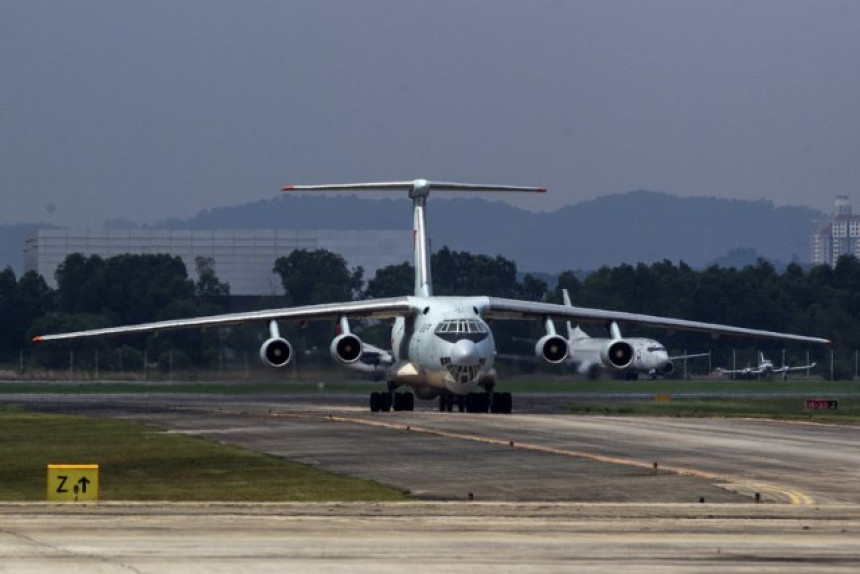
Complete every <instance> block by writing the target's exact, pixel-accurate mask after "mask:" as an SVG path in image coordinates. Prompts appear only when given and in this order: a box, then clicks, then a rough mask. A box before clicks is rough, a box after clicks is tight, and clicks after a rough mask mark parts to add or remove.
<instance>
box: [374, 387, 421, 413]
mask: <svg viewBox="0 0 860 574" xmlns="http://www.w3.org/2000/svg"><path fill="white" fill-rule="evenodd" d="M395 388H396V387H394V386H393V385H389V386H388V392H387V393H377V392H373V393H370V411H371V412H374V413H377V412H379V411H384V412H388V411H390V410H391V409H392V407H393V408H394V410H395V411H414V410H415V395H413V394H412V393H398V392H395V390H394V389H395Z"/></svg>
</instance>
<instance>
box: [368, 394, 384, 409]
mask: <svg viewBox="0 0 860 574" xmlns="http://www.w3.org/2000/svg"><path fill="white" fill-rule="evenodd" d="M380 399H381V397H380V394H379V393H377V392H373V393H370V412H372V413H378V412H379V410H380V408H381V406H382V405H381V402H382V401H381V400H380Z"/></svg>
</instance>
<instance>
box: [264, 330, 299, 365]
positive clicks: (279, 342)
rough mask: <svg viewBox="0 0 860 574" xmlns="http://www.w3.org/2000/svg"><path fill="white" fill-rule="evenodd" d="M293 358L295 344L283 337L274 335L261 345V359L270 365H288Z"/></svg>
mask: <svg viewBox="0 0 860 574" xmlns="http://www.w3.org/2000/svg"><path fill="white" fill-rule="evenodd" d="M292 358H293V346H292V345H290V343H289V341H287V340H286V339H283V338H281V337H272V338H271V339H268V340H267V341H266V342H265V343H263V346H262V347H260V359H261V360H262V361H263V362H264V363H265V364H267V365H269V366H270V367H286V366H287V365H288V364H289V362H290V359H292Z"/></svg>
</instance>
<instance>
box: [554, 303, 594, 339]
mask: <svg viewBox="0 0 860 574" xmlns="http://www.w3.org/2000/svg"><path fill="white" fill-rule="evenodd" d="M561 295H562V297H563V298H564V304H565V305H566V306H568V307H573V303H571V301H570V293H568V291H567V289H562V290H561ZM590 338H591V336H590V335H589V334H588V333H586V332H585V331H583V330H582V329H580V328H579V325H576V326H575V327H574V326H573V324H572V323H571V322H570V321H568V322H567V340H568V342H570V343H571V344H572V343H573V341H581V340H582V339H590Z"/></svg>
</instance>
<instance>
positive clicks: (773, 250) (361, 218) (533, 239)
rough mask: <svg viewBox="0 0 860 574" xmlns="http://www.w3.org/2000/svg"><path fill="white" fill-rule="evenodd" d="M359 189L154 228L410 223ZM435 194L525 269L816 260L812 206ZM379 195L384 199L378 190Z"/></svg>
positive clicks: (444, 232)
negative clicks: (548, 208) (534, 206)
mask: <svg viewBox="0 0 860 574" xmlns="http://www.w3.org/2000/svg"><path fill="white" fill-rule="evenodd" d="M369 197H371V198H368V196H363V197H357V196H355V195H339V196H337V197H335V196H324V195H314V196H309V195H286V194H284V195H279V196H277V197H275V198H273V199H271V200H265V201H257V202H253V203H247V204H244V205H238V206H235V207H223V208H218V209H211V210H206V211H203V212H201V213H199V214H198V215H197V216H195V217H193V218H191V219H172V220H168V221H163V222H159V223H157V224H155V225H154V227H172V228H177V229H187V228H193V229H255V228H256V229H291V228H292V229H409V228H410V227H411V226H412V215H411V208H410V202H409V200H408V199H406V198H396V199H392V198H379V196H373V195H372V196H369ZM484 197H489V196H482V197H481V198H456V199H451V198H446V197H445V195H444V194H441V193H437V194H436V195H434V196H433V197H432V198H431V200H430V203H429V207H428V219H429V231H430V236H431V241H432V247H433V248H434V249H438V248H441V247H442V246H444V245H447V246H449V247H451V248H452V249H455V250H460V251H469V252H471V253H475V254H478V253H484V254H487V255H491V256H494V255H502V256H504V257H506V258H508V259H512V260H514V261H516V263H517V266H518V268H519V269H520V271H524V272H546V273H557V272H559V271H562V270H566V269H577V270H585V271H590V270H593V269H597V268H599V267H600V266H601V265H617V264H619V263H637V262H645V263H651V262H654V261H659V260H662V259H669V260H671V261H675V262H677V261H684V262H685V263H687V264H689V265H692V266H694V267H704V266H706V265H709V264H710V263H712V262H713V261H715V260H717V259H720V260H722V261H726V259H725V257H726V255H727V254H729V252H731V251H737V250H743V251H740V252H741V253H742V254H746V256H745V259H746V260H742V261H735V262H736V263H738V264H741V265H742V264H746V263H750V262H753V261H754V260H755V258H756V257H764V258H767V259H771V260H775V261H782V262H789V261H792V260H794V259H796V260H798V261H800V262H807V261H808V260H809V234H810V231H811V222H812V220H813V219H816V218H819V217H822V214H821V213H819V212H817V211H815V210H813V209H809V208H805V207H779V208H777V207H774V205H773V204H772V203H770V202H768V201H738V200H726V199H714V198H685V197H677V196H673V195H669V194H665V193H656V192H650V191H634V192H630V193H623V194H617V195H609V196H605V197H601V198H598V199H594V200H590V201H584V202H582V203H578V204H576V205H573V206H570V207H565V208H562V209H559V210H557V211H553V212H548V213H532V212H529V211H524V210H520V209H517V208H515V207H511V206H509V205H507V204H505V203H502V202H499V201H492V200H488V199H484ZM376 198H379V199H376ZM35 227H36V226H33V225H16V226H0V269H2V268H5V267H6V266H7V265H9V266H12V268H13V269H14V270H15V271H16V272H17V273H20V271H21V266H22V256H21V253H22V250H23V241H24V236H25V235H26V234H27V233H28V232H30V231H31V230H32V229H34V228H35Z"/></svg>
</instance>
